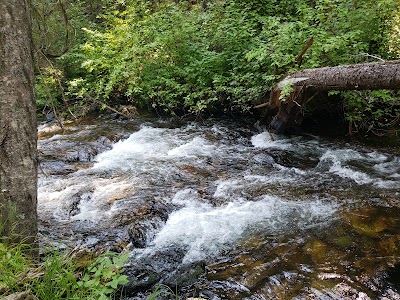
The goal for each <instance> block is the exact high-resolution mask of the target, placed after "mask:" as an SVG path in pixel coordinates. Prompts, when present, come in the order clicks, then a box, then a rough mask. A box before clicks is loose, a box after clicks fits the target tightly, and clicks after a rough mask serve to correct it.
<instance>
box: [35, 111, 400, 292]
mask: <svg viewBox="0 0 400 300" xmlns="http://www.w3.org/2000/svg"><path fill="white" fill-rule="evenodd" d="M40 136H41V139H40V141H39V150H40V151H41V160H42V162H41V165H42V171H43V172H42V173H41V175H40V184H39V217H40V220H41V225H40V232H41V238H42V243H43V245H57V246H58V247H60V248H73V247H80V248H88V249H92V250H95V251H101V250H104V249H112V250H116V251H122V250H124V249H125V251H130V253H131V258H130V261H129V263H128V264H127V266H126V272H127V274H128V275H129V277H130V283H129V284H128V285H127V287H126V288H125V294H126V296H125V299H146V297H147V296H148V295H149V293H150V292H151V291H152V290H154V288H155V287H156V286H157V285H159V284H166V285H168V286H170V287H171V288H172V289H173V290H176V289H177V290H178V294H179V297H180V298H182V299H186V298H187V297H189V296H191V297H199V296H201V297H202V298H204V299H360V300H361V299H400V296H399V294H398V291H399V289H400V265H399V262H400V151H399V149H398V148H397V147H396V146H394V145H396V144H397V145H398V140H394V141H393V143H392V142H390V141H389V142H388V144H387V145H382V144H381V145H375V146H368V145H363V144H361V143H357V144H355V143H347V142H345V141H341V140H337V139H336V140H327V139H323V138H318V137H284V136H274V137H273V138H274V140H272V139H271V137H270V135H269V134H268V133H266V132H263V131H260V130H257V129H256V128H255V127H254V126H253V122H251V121H249V122H244V121H233V120H229V121H221V120H208V121H206V122H203V123H183V124H172V123H170V122H168V121H164V120H160V119H153V118H142V119H137V120H134V121H129V122H128V121H123V122H122V121H119V122H118V121H115V120H109V119H105V118H99V119H92V120H87V121H85V122H81V123H76V124H74V123H72V124H69V125H68V126H67V127H66V130H65V132H64V134H61V132H59V131H57V130H56V128H51V127H48V126H43V127H41V128H40ZM163 297H164V298H162V299H168V298H172V299H174V298H173V297H172V296H163ZM160 299H161V298H160Z"/></svg>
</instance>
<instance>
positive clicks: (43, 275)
mask: <svg viewBox="0 0 400 300" xmlns="http://www.w3.org/2000/svg"><path fill="white" fill-rule="evenodd" d="M27 247H28V246H27V245H23V244H19V245H8V244H6V243H0V296H6V295H9V294H12V293H16V292H23V291H28V290H29V291H30V292H31V293H32V294H33V295H35V296H36V297H38V298H39V299H41V300H46V299H48V300H54V299H93V300H98V299H112V297H113V295H114V294H115V292H116V290H117V289H118V287H120V286H123V285H124V284H126V283H127V277H126V276H125V275H122V272H123V268H122V267H123V265H124V263H125V261H126V260H127V258H128V256H127V254H124V255H121V256H118V255H117V254H116V253H109V252H108V253H105V254H103V255H101V256H99V257H98V258H97V259H95V260H94V261H93V262H92V263H91V264H89V265H88V266H86V267H82V266H81V265H80V263H79V261H75V260H74V259H73V258H72V257H71V256H68V255H65V254H62V253H59V252H57V251H55V252H50V253H48V254H47V255H46V256H45V258H44V260H43V261H41V262H39V263H38V262H35V261H33V260H32V258H31V257H29V256H27V255H26V252H27V251H26V248H27Z"/></svg>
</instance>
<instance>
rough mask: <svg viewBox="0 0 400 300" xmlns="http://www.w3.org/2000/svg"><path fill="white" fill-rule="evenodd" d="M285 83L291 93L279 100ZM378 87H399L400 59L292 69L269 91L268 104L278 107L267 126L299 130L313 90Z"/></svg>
mask: <svg viewBox="0 0 400 300" xmlns="http://www.w3.org/2000/svg"><path fill="white" fill-rule="evenodd" d="M285 86H286V87H291V92H290V94H289V95H287V96H286V97H283V98H284V99H279V98H280V95H281V93H282V90H283V89H284V88H285ZM377 89H400V60H397V61H388V62H375V63H364V64H354V65H349V66H338V67H325V68H318V69H308V70H302V71H298V72H295V73H293V74H291V75H289V76H287V77H286V78H285V79H283V80H282V81H281V82H280V83H279V84H278V88H277V89H276V90H274V91H273V92H272V96H271V100H270V103H269V106H270V107H271V108H279V110H278V113H277V115H276V116H275V117H274V119H273V121H272V123H271V125H270V127H271V129H272V130H273V131H274V132H278V133H292V132H296V131H298V130H299V128H300V125H301V121H302V116H301V114H300V112H301V108H302V106H303V105H304V104H305V103H306V102H307V100H308V99H309V98H310V97H311V96H313V95H315V94H316V93H319V92H325V91H330V90H338V91H346V90H377ZM281 98H282V97H281ZM281 100H282V101H281Z"/></svg>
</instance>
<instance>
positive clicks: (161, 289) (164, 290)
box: [146, 285, 179, 300]
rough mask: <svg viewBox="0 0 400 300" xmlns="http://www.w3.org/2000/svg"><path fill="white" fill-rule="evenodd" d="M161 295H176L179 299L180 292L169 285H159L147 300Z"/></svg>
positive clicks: (152, 299) (153, 299) (154, 299)
mask: <svg viewBox="0 0 400 300" xmlns="http://www.w3.org/2000/svg"><path fill="white" fill-rule="evenodd" d="M160 296H166V297H174V298H175V299H176V300H178V299H179V297H178V293H176V292H174V291H173V290H172V289H171V288H170V287H169V286H166V285H159V286H157V287H156V289H155V290H154V291H153V292H152V293H151V294H150V296H148V297H147V298H146V299H147V300H156V299H158V298H159V297H160Z"/></svg>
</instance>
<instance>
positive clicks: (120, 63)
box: [35, 0, 400, 119]
mask: <svg viewBox="0 0 400 300" xmlns="http://www.w3.org/2000/svg"><path fill="white" fill-rule="evenodd" d="M35 1H36V2H40V3H47V2H49V1H50V0H35ZM50 2H51V1H50ZM57 3H64V6H65V9H66V12H67V15H68V16H69V18H68V20H69V21H68V22H67V23H66V21H65V18H62V20H64V21H63V22H61V16H63V15H64V13H62V10H60V7H61V6H60V4H55V3H53V5H56V7H55V8H58V9H53V11H58V13H55V15H54V16H53V17H52V19H50V21H51V22H50V23H51V24H53V23H54V22H55V21H56V20H59V22H58V25H54V24H53V25H52V26H48V28H49V30H50V31H52V32H53V31H54V32H58V34H57V36H64V43H58V44H57V43H47V42H46V43H41V44H40V45H43V44H44V45H45V46H46V45H47V46H46V47H44V46H43V47H41V49H50V48H49V46H48V45H51V47H53V48H52V49H54V48H57V49H58V50H57V51H56V52H60V49H61V48H62V46H65V45H66V44H68V45H69V46H70V47H69V48H70V51H69V52H67V53H66V54H64V55H62V56H61V57H59V58H57V59H56V60H55V61H53V63H55V68H56V69H59V70H62V72H61V73H62V74H63V77H62V79H61V81H62V84H61V85H59V87H58V88H59V89H60V88H61V89H65V91H66V92H65V95H64V96H65V97H66V99H67V100H68V99H74V100H75V101H76V102H75V103H78V104H79V105H80V106H81V105H83V106H91V105H92V104H93V103H91V100H90V99H93V98H95V99H100V100H101V102H103V103H105V104H107V105H112V104H113V103H115V102H130V103H131V104H133V105H135V106H140V107H144V108H148V109H155V110H157V111H159V112H163V113H168V114H177V113H179V114H183V113H187V112H190V113H194V114H199V113H203V112H215V111H217V112H223V113H228V112H243V111H249V110H251V108H252V106H253V103H254V101H258V100H260V99H264V98H265V95H266V93H267V91H268V90H270V89H271V88H272V87H273V85H274V84H275V83H276V82H278V81H279V80H280V79H281V78H282V77H283V76H284V75H286V74H287V73H288V72H290V71H293V70H295V69H296V68H298V67H299V65H301V68H314V67H322V66H334V65H340V64H351V63H356V62H365V61H369V60H371V59H372V58H373V57H381V58H383V59H395V58H397V57H398V55H399V53H400V51H399V50H398V49H399V48H400V47H399V41H398V28H399V27H398V26H399V25H398V24H399V21H398V20H399V17H398V15H399V12H398V7H399V3H398V0H378V1H376V0H365V1H354V0H288V1H278V0H271V1H262V0H250V1H247V0H246V1H245V0H220V1H190V2H189V1H172V0H170V1H168V0H167V1H143V0H102V1H97V2H96V1H93V0H79V1H74V2H73V3H72V2H63V1H58V2H57ZM67 4H68V5H67ZM42 15H43V16H46V14H40V15H39V16H42ZM57 15H58V17H57ZM48 18H49V17H48ZM42 19H43V18H42ZM42 27H43V26H42ZM38 28H39V27H38ZM71 28H74V32H76V34H75V35H74V36H75V37H76V38H75V39H74V40H75V43H72V42H69V43H68V38H67V33H68V32H69V31H68V30H71ZM62 32H64V34H61V33H62ZM70 35H72V33H71V34H70ZM36 36H39V37H41V39H44V40H45V41H51V40H52V37H53V35H48V36H46V38H45V37H43V34H42V35H38V34H36ZM54 36H55V35H54ZM311 37H313V38H314V43H313V45H312V46H311V47H310V48H309V49H308V51H307V52H306V53H305V55H304V56H303V58H302V61H301V62H299V63H298V64H297V65H295V64H294V61H295V59H296V57H297V55H298V54H299V52H300V51H301V49H302V48H303V46H304V45H305V43H306V42H307V41H308V40H309V39H310V38H311ZM39 40H40V38H39ZM70 41H71V39H70ZM52 51H53V52H54V51H55V50H52ZM42 52H44V50H43V51H42ZM43 77H44V76H39V77H38V80H39V81H40V82H42V83H41V84H39V86H38V95H39V97H38V99H39V101H41V102H42V103H43V104H42V105H46V103H45V101H44V100H43V99H46V97H44V95H45V94H46V91H45V90H44V88H43V86H44V84H43V82H44V81H46V80H47V81H49V78H48V77H46V78H47V79H46V78H43ZM55 88H56V89H57V87H55ZM54 94H55V95H54V96H53V98H55V99H57V100H58V103H60V102H61V101H60V94H57V92H55V90H54ZM88 95H90V97H89V96H88ZM61 96H62V95H61ZM47 98H48V97H47ZM346 99H347V98H346ZM65 102H67V101H65V99H64V104H65ZM96 105H98V106H99V104H96ZM346 105H347V104H346ZM350 111H351V110H348V113H349V114H350ZM356 118H357V117H356V116H354V118H353V119H356Z"/></svg>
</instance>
